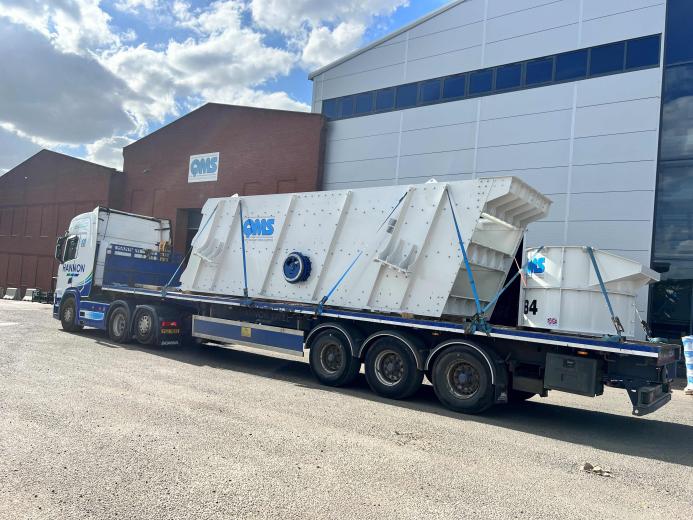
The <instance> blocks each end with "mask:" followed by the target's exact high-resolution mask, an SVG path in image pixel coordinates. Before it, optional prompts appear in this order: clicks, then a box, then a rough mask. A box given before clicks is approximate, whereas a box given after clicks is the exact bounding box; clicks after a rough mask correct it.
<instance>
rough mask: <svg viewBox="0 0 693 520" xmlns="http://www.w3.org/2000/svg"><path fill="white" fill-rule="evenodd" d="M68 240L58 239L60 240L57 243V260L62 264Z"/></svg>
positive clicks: (65, 238) (64, 238)
mask: <svg viewBox="0 0 693 520" xmlns="http://www.w3.org/2000/svg"><path fill="white" fill-rule="evenodd" d="M66 240H67V237H58V240H57V241H56V242H55V259H56V260H57V261H58V262H60V263H61V264H62V263H63V253H64V252H65V241H66Z"/></svg>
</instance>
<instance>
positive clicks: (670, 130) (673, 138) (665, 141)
mask: <svg viewBox="0 0 693 520" xmlns="http://www.w3.org/2000/svg"><path fill="white" fill-rule="evenodd" d="M662 105H663V110H662V130H661V132H660V140H661V144H660V147H659V158H660V160H669V159H693V110H691V109H690V108H689V107H691V105H693V63H690V64H686V65H675V66H670V67H667V68H666V69H665V72H664V89H663V91H662Z"/></svg>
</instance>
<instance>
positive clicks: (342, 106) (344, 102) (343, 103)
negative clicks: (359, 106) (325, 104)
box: [339, 96, 354, 117]
mask: <svg viewBox="0 0 693 520" xmlns="http://www.w3.org/2000/svg"><path fill="white" fill-rule="evenodd" d="M353 115H354V96H346V97H343V98H342V99H340V100H339V117H351V116H353Z"/></svg>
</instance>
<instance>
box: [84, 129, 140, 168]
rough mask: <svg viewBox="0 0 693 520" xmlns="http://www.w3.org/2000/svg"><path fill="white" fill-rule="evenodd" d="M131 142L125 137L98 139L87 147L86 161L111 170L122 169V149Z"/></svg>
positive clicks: (131, 140)
mask: <svg viewBox="0 0 693 520" xmlns="http://www.w3.org/2000/svg"><path fill="white" fill-rule="evenodd" d="M132 142H133V139H131V138H130V137H126V136H113V137H106V138H105V139H99V140H98V141H96V142H94V143H92V144H88V145H87V157H86V158H87V160H88V161H92V162H95V163H97V164H103V165H104V166H110V167H111V168H117V169H118V170H122V169H123V147H125V146H127V145H129V144H130V143H132Z"/></svg>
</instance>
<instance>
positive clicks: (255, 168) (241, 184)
mask: <svg viewBox="0 0 693 520" xmlns="http://www.w3.org/2000/svg"><path fill="white" fill-rule="evenodd" d="M324 127H325V124H324V119H323V117H322V116H321V115H319V114H308V113H304V112H290V111H283V110H267V109H261V108H252V107H240V106H232V105H221V104H217V103H208V104H206V105H203V106H202V107H200V108H198V109H197V110H194V111H192V112H190V113H189V114H187V115H186V116H184V117H181V118H180V119H177V120H176V121H174V122H172V123H171V124H169V125H166V126H164V127H162V128H160V129H158V130H157V131H155V132H153V133H151V134H149V135H147V136H146V137H143V138H142V139H140V140H138V141H136V142H134V143H132V144H130V145H129V146H126V147H125V148H123V159H124V162H123V171H124V173H125V175H124V187H123V199H122V201H121V202H120V203H119V204H118V205H117V207H118V209H122V210H124V211H129V212H131V213H139V214H141V215H154V216H156V217H158V218H167V219H169V220H171V223H172V225H173V244H174V248H175V249H176V250H178V251H179V252H184V251H186V250H187V246H188V245H189V244H190V241H191V240H192V237H193V236H195V233H196V232H197V229H198V227H199V225H200V219H201V209H202V206H203V204H204V203H205V201H206V200H207V199H209V198H213V197H228V196H229V195H233V194H234V193H238V194H239V195H259V194H269V193H289V192H292V191H314V190H316V189H319V187H320V183H321V174H322V163H323V155H322V154H323V147H324V146H323V136H324ZM203 170H204V171H203Z"/></svg>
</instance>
